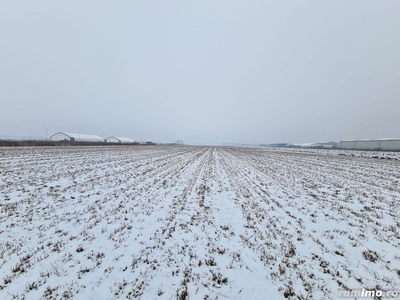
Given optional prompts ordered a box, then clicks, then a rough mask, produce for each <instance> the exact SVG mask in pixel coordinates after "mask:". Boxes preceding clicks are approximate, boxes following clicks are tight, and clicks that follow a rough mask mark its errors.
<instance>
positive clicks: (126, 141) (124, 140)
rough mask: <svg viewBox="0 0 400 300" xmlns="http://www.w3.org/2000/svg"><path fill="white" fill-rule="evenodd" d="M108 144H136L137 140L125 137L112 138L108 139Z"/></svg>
mask: <svg viewBox="0 0 400 300" xmlns="http://www.w3.org/2000/svg"><path fill="white" fill-rule="evenodd" d="M106 142H107V143H118V144H132V143H135V140H133V139H131V138H124V137H115V136H110V137H108V138H106Z"/></svg>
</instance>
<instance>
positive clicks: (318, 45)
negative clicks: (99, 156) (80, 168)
mask: <svg viewBox="0 0 400 300" xmlns="http://www.w3.org/2000/svg"><path fill="white" fill-rule="evenodd" d="M399 16H400V1H398V0H395V1H375V0H374V1H365V0H362V1H361V0H360V1H355V0H352V1H319V0H318V1H266V0H262V1H252V0H251V1H235V0H212V1H211V0H210V1H208V0H201V1H188V0H182V1H180V0H172V1H161V0H160V1H84V0H79V1H40V0H35V1H14V0H1V1H0V104H1V105H0V134H1V135H2V136H5V135H20V136H21V135H25V136H26V135H37V136H45V134H46V131H45V128H47V129H48V134H49V136H50V135H51V134H53V133H55V132H58V131H64V132H80V133H86V134H97V135H101V136H103V137H108V136H110V135H116V136H126V137H132V138H134V139H136V140H151V141H158V142H171V141H175V140H177V139H181V140H183V141H184V142H185V143H187V144H190V143H193V144H198V143H205V144H207V143H218V142H241V143H272V142H297V143H302V142H318V141H329V140H334V141H339V140H341V139H353V138H357V139H359V138H383V137H400V117H399V113H400V17H399Z"/></svg>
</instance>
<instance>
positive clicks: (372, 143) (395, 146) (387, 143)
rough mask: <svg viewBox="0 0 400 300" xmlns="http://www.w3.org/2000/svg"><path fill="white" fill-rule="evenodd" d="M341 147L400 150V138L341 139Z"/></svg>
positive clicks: (348, 148)
mask: <svg viewBox="0 0 400 300" xmlns="http://www.w3.org/2000/svg"><path fill="white" fill-rule="evenodd" d="M339 148H340V149H345V150H346V149H347V150H386V151H400V139H375V140H350V141H340V142H339Z"/></svg>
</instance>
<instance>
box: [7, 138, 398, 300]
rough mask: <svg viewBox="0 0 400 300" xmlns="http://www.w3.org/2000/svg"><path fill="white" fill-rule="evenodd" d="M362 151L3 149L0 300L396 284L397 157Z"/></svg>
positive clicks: (278, 293)
mask: <svg viewBox="0 0 400 300" xmlns="http://www.w3.org/2000/svg"><path fill="white" fill-rule="evenodd" d="M393 155H394V156H396V155H395V154H393ZM368 156H369V155H364V156H363V155H358V156H352V155H337V154H329V153H327V152H326V151H322V152H318V151H311V152H306V153H303V152H301V151H297V152H294V151H276V150H266V149H249V148H247V149H245V148H219V147H162V146H152V147H82V148H81V147H64V148H50V147H48V148H40V147H35V148H2V149H0V274H1V278H0V280H1V281H0V300H3V299H40V298H41V299H61V298H63V299H68V298H74V299H115V298H123V299H126V298H128V299H132V298H141V299H176V298H178V299H185V298H188V299H217V298H218V299H283V298H285V297H286V298H293V299H294V298H297V299H336V294H337V291H338V289H339V288H363V287H364V288H382V289H391V288H397V289H399V288H400V285H399V282H400V280H399V278H400V250H399V249H400V233H399V226H400V210H399V207H400V162H399V161H398V160H397V159H389V160H388V159H376V158H371V157H368Z"/></svg>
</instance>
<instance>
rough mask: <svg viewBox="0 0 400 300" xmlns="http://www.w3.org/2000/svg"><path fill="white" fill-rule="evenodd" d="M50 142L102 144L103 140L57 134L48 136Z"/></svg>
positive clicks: (86, 135) (98, 137)
mask: <svg viewBox="0 0 400 300" xmlns="http://www.w3.org/2000/svg"><path fill="white" fill-rule="evenodd" d="M49 140H50V141H69V142H104V139H103V138H102V137H100V136H97V135H91V134H81V133H66V132H57V133H55V134H53V135H52V136H50V138H49Z"/></svg>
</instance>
